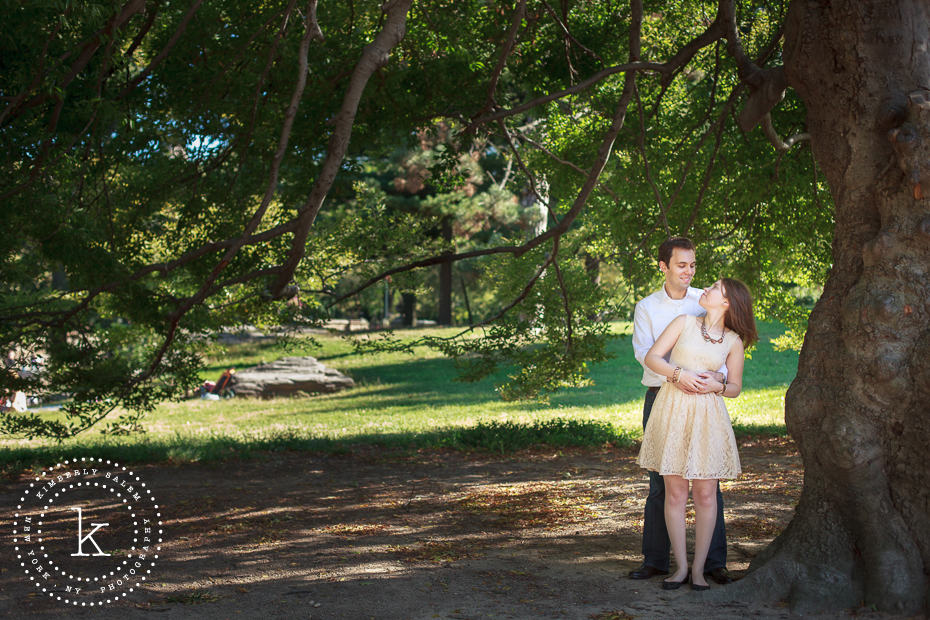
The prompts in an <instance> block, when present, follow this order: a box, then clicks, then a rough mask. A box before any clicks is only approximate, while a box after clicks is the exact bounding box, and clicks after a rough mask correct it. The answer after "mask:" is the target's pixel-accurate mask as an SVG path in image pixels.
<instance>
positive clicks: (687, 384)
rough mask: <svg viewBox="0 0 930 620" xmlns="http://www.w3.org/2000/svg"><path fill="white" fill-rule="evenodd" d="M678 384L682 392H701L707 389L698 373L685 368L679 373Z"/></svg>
mask: <svg viewBox="0 0 930 620" xmlns="http://www.w3.org/2000/svg"><path fill="white" fill-rule="evenodd" d="M676 385H677V386H678V388H679V389H680V390H681V391H682V392H687V393H688V394H701V393H702V392H704V390H705V388H704V380H703V379H701V377H699V376H698V375H697V374H696V373H693V372H691V371H690V370H685V369H682V370H681V373H680V374H679V375H678V383H677V384H676Z"/></svg>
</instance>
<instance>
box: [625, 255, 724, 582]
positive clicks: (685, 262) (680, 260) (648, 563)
mask: <svg viewBox="0 0 930 620" xmlns="http://www.w3.org/2000/svg"><path fill="white" fill-rule="evenodd" d="M659 269H661V270H662V273H663V274H664V275H665V283H664V285H663V286H662V288H661V289H660V290H658V291H656V292H655V293H653V294H652V295H649V296H648V297H646V298H645V299H642V300H640V302H639V303H637V304H636V311H635V312H634V314H633V353H634V355H635V356H636V361H638V362H639V363H640V364H641V365H642V366H643V385H645V386H646V401H645V404H644V406H643V428H646V422H648V421H649V414H650V412H651V411H652V404H653V402H655V398H656V394H657V393H658V391H659V387H660V386H661V385H662V383H663V382H664V381H665V377H663V376H661V375H658V374H656V373H654V372H652V370H650V369H649V368H647V367H646V365H645V362H644V360H645V358H646V353H647V352H648V351H649V349H650V348H651V347H652V345H653V344H654V343H655V341H656V340H657V339H658V337H659V336H660V335H661V334H662V332H663V331H665V328H666V327H668V324H669V323H671V322H672V319H674V318H675V317H677V316H680V315H682V314H690V315H693V316H701V315H703V314H704V308H702V307H701V306H700V304H699V303H698V300H699V299H700V297H701V293H702V292H703V291H701V289H697V288H693V287H691V286H690V284H691V280H692V279H693V278H694V269H695V259H694V244H693V243H692V242H691V240H690V239H686V238H684V237H671V238H669V239H667V240H665V241H664V242H662V244H661V245H660V246H659ZM721 370H725V368H724V369H721ZM702 378H703V382H702V388H701V390H700V391H701V392H716V391H719V390H720V389H721V388H722V387H723V383H722V381H723V380H724V379H725V376H724V375H723V374H721V373H704V374H703V375H702ZM673 385H674V386H675V387H676V388H678V389H680V390H685V388H684V386H682V385H681V384H679V383H675V384H673ZM685 391H687V390H685ZM726 561H727V541H726V528H725V526H724V523H723V497H722V496H721V494H720V486H719V484H718V486H717V524H716V526H715V528H714V535H713V538H712V539H711V543H710V550H709V552H708V554H707V562H706V564H705V566H706V569H707V573H708V575H710V577H711V578H712V579H714V581H716V582H717V583H721V584H726V583H731V582H732V580H731V579H730V576H729V574H728V572H727V568H726ZM668 565H669V539H668V530H666V528H665V483H664V481H663V480H662V476H661V475H659V474H658V473H656V472H654V471H651V472H649V496H648V497H647V498H646V509H645V513H644V518H643V563H642V565H641V566H640V567H639V568H636V569H635V570H632V571H630V574H629V576H630V578H632V579H649V578H650V577H652V576H654V575H667V574H668Z"/></svg>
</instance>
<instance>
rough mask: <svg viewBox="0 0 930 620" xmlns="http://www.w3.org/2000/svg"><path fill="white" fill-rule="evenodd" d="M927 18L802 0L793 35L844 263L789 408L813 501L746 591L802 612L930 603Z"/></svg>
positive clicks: (835, 272) (790, 56) (789, 48)
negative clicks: (784, 601) (786, 602)
mask: <svg viewBox="0 0 930 620" xmlns="http://www.w3.org/2000/svg"><path fill="white" fill-rule="evenodd" d="M928 9H930V5H928V4H927V3H925V2H917V1H902V2H879V1H870V2H859V1H854V0H841V1H834V2H829V3H827V2H824V3H818V2H809V1H799V0H796V1H795V2H794V3H793V4H792V5H791V8H790V11H789V14H788V20H787V23H786V28H785V67H786V71H787V77H788V80H789V84H790V85H791V86H792V87H793V88H794V89H795V90H796V91H797V92H798V93H799V94H800V96H801V97H802V98H803V99H804V102H805V104H806V107H807V111H808V131H809V132H810V134H811V136H812V148H813V150H814V156H815V157H816V160H817V163H818V164H819V166H820V167H821V169H822V170H823V172H824V174H825V175H826V178H827V180H828V183H829V185H830V188H831V190H832V193H833V197H834V200H835V205H836V231H835V237H834V242H833V255H834V260H833V267H832V270H831V272H830V275H829V278H828V280H827V283H826V286H825V288H824V292H823V297H822V298H821V299H820V301H819V302H818V303H817V306H816V308H815V309H814V311H813V313H812V314H811V317H810V323H809V327H808V331H807V336H806V338H805V341H804V347H803V349H802V351H801V358H800V365H799V368H798V375H797V378H796V379H795V381H794V382H793V383H792V385H791V387H790V389H789V390H788V395H787V397H786V401H785V416H786V420H787V424H788V430H789V432H790V433H791V436H792V437H794V439H795V440H796V441H797V443H798V446H799V449H800V451H801V455H802V457H803V460H804V471H805V476H804V491H803V494H802V497H801V500H800V504H799V506H798V509H797V514H796V515H795V518H794V519H793V520H792V522H791V523H790V525H789V526H788V528H787V529H786V530H785V531H784V532H783V533H782V534H781V536H779V538H778V539H776V541H775V542H774V543H773V544H772V545H771V546H770V547H769V548H768V549H767V550H766V551H765V552H763V553H762V554H760V555H759V556H758V557H757V558H756V561H755V562H754V563H753V566H752V568H753V569H757V568H758V570H755V572H754V573H752V574H751V575H750V576H749V577H748V578H747V579H744V580H743V581H742V582H740V583H738V584H737V586H738V588H737V590H738V591H741V592H742V593H743V594H744V595H746V596H747V597H751V598H759V597H760V596H765V595H766V594H768V595H770V596H774V597H778V598H787V599H788V600H789V602H790V603H792V605H793V607H794V608H795V609H796V610H802V611H803V610H812V609H815V608H835V607H837V606H858V605H861V604H865V605H875V606H877V607H878V608H880V609H887V610H893V611H899V612H907V613H915V612H919V611H920V610H922V609H926V608H927V601H928V598H930V591H928V582H927V568H928V567H930V517H928V512H930V468H928V467H927V465H926V458H927V457H926V452H927V446H928V445H930V408H928V406H927V402H928V399H930V330H928V324H930V320H928V319H930V295H928V293H927V290H928V288H927V286H928V285H927V282H928V273H927V272H928V269H930V215H928V202H927V199H925V198H922V197H921V195H922V191H923V190H922V188H921V185H920V183H921V180H922V181H923V186H924V187H927V189H928V190H930V174H927V172H926V168H925V166H927V165H928V164H927V163H926V162H930V127H928V123H930V103H927V100H930V93H927V97H926V98H924V96H923V95H919V94H918V95H917V96H914V95H911V97H910V99H911V103H910V105H908V95H909V93H913V91H916V90H918V89H921V88H927V87H930V71H928V69H930V56H928V45H930V14H928ZM889 134H890V135H891V136H892V138H893V140H894V142H893V141H892V140H889ZM928 196H930V191H928Z"/></svg>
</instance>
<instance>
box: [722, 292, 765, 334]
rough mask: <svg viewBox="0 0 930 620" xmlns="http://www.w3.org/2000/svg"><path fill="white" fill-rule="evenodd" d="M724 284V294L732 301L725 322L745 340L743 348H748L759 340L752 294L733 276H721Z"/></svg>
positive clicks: (724, 318)
mask: <svg viewBox="0 0 930 620" xmlns="http://www.w3.org/2000/svg"><path fill="white" fill-rule="evenodd" d="M720 283H721V284H723V296H724V297H725V298H726V299H727V301H729V302H730V306H729V308H728V309H727V313H726V314H725V315H724V317H723V324H724V325H725V326H726V327H727V328H729V329H732V330H733V331H735V332H736V334H737V335H738V336H739V337H740V339H741V340H742V341H743V348H746V349H748V348H749V347H751V346H752V345H753V344H755V343H756V341H757V340H759V333H758V332H757V331H756V317H755V315H753V313H752V296H751V295H750V294H749V289H748V288H747V287H746V285H745V284H743V283H742V282H740V281H739V280H735V279H733V278H720Z"/></svg>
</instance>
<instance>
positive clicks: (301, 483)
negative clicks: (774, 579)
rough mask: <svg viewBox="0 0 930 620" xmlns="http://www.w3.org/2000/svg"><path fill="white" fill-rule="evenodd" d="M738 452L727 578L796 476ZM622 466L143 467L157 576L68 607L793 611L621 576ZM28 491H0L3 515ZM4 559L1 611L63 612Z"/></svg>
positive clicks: (636, 542) (635, 512)
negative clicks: (158, 533)
mask: <svg viewBox="0 0 930 620" xmlns="http://www.w3.org/2000/svg"><path fill="white" fill-rule="evenodd" d="M740 454H741V457H742V460H743V468H744V471H745V473H744V475H743V476H742V477H741V478H740V479H739V480H738V481H736V482H734V483H728V484H726V485H725V487H724V497H725V502H726V513H727V528H728V540H729V545H730V547H729V566H730V569H731V571H732V572H733V573H734V575H735V576H737V577H738V576H740V575H741V573H742V572H743V571H745V569H746V568H747V566H748V562H749V559H750V558H751V557H752V556H753V555H754V554H755V553H757V552H758V550H759V549H760V548H762V547H763V546H764V545H765V544H766V543H767V542H769V541H770V540H771V539H772V538H773V537H774V536H775V535H776V534H777V533H778V532H779V531H780V529H781V528H782V527H783V526H784V525H785V524H786V523H787V521H788V520H789V519H790V516H791V514H792V512H793V509H794V505H795V503H796V501H797V498H798V496H799V494H800V488H801V478H802V472H801V467H800V460H799V457H798V455H797V454H796V452H795V451H794V448H793V446H792V445H791V444H790V442H789V441H788V440H781V439H765V440H761V441H747V440H744V441H742V442H741V446H740ZM634 461H635V452H634V451H631V450H617V449H584V450H581V449H577V450H576V449H572V450H561V451H559V450H555V449H551V448H547V449H537V450H531V451H524V452H520V453H518V454H514V455H503V456H499V455H487V454H481V455H475V454H472V455H467V454H462V453H459V452H451V451H450V452H441V451H427V452H421V453H415V454H404V455H400V454H393V455H392V454H384V453H381V452H378V451H363V452H354V453H352V454H349V455H339V456H314V455H308V454H303V453H275V454H270V455H266V456H265V457H264V458H262V459H255V460H249V461H227V462H224V463H217V464H205V465H198V464H185V465H180V466H170V465H153V466H144V467H139V468H136V472H137V473H138V475H139V476H141V477H142V478H143V479H144V480H146V481H147V482H148V483H149V486H150V488H151V489H152V490H153V492H154V493H155V494H156V495H157V497H158V500H159V501H160V502H161V505H162V509H163V512H164V515H165V517H166V518H167V521H166V544H165V546H164V549H163V553H162V556H161V558H160V559H159V564H158V566H157V568H156V570H155V574H153V575H152V580H151V581H150V582H148V583H147V585H146V586H145V587H143V588H142V591H139V592H135V593H134V594H133V597H134V598H132V599H131V602H130V601H127V602H122V603H119V604H115V605H113V606H110V607H106V608H104V609H102V610H100V609H98V610H85V609H80V608H78V609H73V610H72V609H70V608H69V609H68V611H67V613H68V615H69V616H73V617H89V618H120V619H125V618H137V617H139V618H153V617H157V618H191V617H196V618H320V619H324V618H351V619H356V618H378V619H382V618H398V619H400V618H578V619H590V618H595V619H603V620H611V619H620V618H661V617H691V618H695V617H708V618H711V617H712V618H744V617H747V616H748V617H768V618H787V617H790V613H789V611H788V609H787V608H785V607H783V606H770V607H764V606H752V607H749V606H745V605H728V606H720V605H716V606H710V605H707V604H704V603H702V599H701V595H699V594H697V593H693V592H691V591H690V590H686V589H682V590H679V591H676V592H664V591H662V590H661V589H660V587H659V580H658V578H657V579H655V580H653V581H649V582H642V581H632V580H630V579H627V578H625V575H626V572H627V571H628V570H629V569H630V568H632V567H634V566H635V565H637V564H638V562H639V546H640V533H641V525H640V519H641V514H642V506H643V501H644V497H645V492H646V478H645V476H644V475H643V474H642V472H641V470H640V469H639V468H638V467H636V465H635V462H634ZM24 480H25V478H22V479H20V480H14V481H5V482H4V486H5V487H6V489H5V492H4V493H3V498H2V510H3V513H2V514H3V515H4V516H6V515H9V514H10V512H11V511H12V509H14V508H15V506H13V503H14V501H15V500H14V497H13V495H14V494H15V493H18V492H19V489H20V488H21V487H22V485H23V484H24ZM6 491H9V492H6ZM8 526H9V520H5V521H4V527H5V528H7V527H8ZM7 531H8V530H7ZM5 534H6V532H5ZM4 538H5V539H6V540H7V542H9V536H5V537H4ZM12 554H13V551H12V550H11V548H10V545H6V546H5V548H4V559H3V563H2V564H0V567H2V568H0V615H2V616H3V617H10V618H12V617H33V618H44V617H52V616H60V615H61V613H62V607H61V604H60V603H56V602H55V601H52V600H50V599H49V598H48V597H47V596H44V595H40V594H37V593H36V592H35V591H34V589H32V587H31V586H30V585H29V583H28V582H27V581H26V580H25V579H23V578H22V571H21V570H19V567H18V566H15V564H16V562H15V559H14V557H15V556H13V555H12ZM715 587H722V586H715ZM857 617H860V618H861V617H879V616H878V615H877V614H868V613H862V612H861V611H860V613H859V615H858V616H857Z"/></svg>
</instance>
